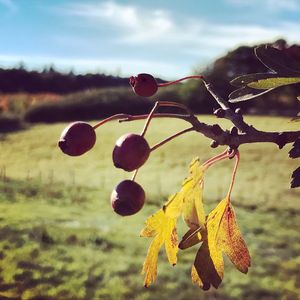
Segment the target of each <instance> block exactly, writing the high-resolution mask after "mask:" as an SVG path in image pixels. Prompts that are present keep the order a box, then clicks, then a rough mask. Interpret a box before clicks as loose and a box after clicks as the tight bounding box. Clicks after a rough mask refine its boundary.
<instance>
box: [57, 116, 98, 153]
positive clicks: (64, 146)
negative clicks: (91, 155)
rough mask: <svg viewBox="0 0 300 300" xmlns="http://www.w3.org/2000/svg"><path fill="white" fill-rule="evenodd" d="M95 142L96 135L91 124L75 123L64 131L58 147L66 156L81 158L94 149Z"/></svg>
mask: <svg viewBox="0 0 300 300" xmlns="http://www.w3.org/2000/svg"><path fill="white" fill-rule="evenodd" d="M95 142H96V133H95V130H94V128H93V127H92V126H91V125H90V124H88V123H85V122H74V123H71V124H70V125H69V126H67V127H66V128H65V129H64V130H63V132H62V134H61V136H60V139H59V141H58V146H59V148H60V149H61V151H62V152H64V153H65V154H68V155H70V156H79V155H82V154H84V153H85V152H87V151H89V150H90V149H91V148H93V146H94V145H95Z"/></svg>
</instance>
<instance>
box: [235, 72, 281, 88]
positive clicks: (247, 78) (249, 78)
mask: <svg viewBox="0 0 300 300" xmlns="http://www.w3.org/2000/svg"><path fill="white" fill-rule="evenodd" d="M276 77H278V74H272V73H253V74H247V75H242V76H239V77H237V78H234V79H233V80H231V81H230V84H232V85H234V86H236V87H243V86H245V85H248V84H249V83H251V82H255V81H258V80H260V79H267V78H276Z"/></svg>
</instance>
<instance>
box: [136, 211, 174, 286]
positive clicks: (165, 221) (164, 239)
mask: <svg viewBox="0 0 300 300" xmlns="http://www.w3.org/2000/svg"><path fill="white" fill-rule="evenodd" d="M176 221H177V218H170V217H168V216H167V215H166V214H165V213H164V211H163V210H162V209H160V210H159V211H157V212H156V213H155V214H154V215H152V216H151V217H149V218H148V219H147V220H146V224H145V228H144V229H143V230H142V231H141V234H140V235H141V236H145V237H154V239H153V241H152V242H151V244H150V247H149V250H148V253H147V257H146V260H145V262H144V265H143V270H142V274H145V280H144V285H145V287H148V286H149V285H150V284H151V283H153V282H154V281H155V279H156V277H157V260H158V253H159V250H160V248H161V247H162V245H163V244H165V250H166V253H167V257H168V260H169V262H170V264H172V265H175V264H176V263H177V252H178V237H177V231H176Z"/></svg>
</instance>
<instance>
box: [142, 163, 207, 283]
mask: <svg viewBox="0 0 300 300" xmlns="http://www.w3.org/2000/svg"><path fill="white" fill-rule="evenodd" d="M204 170H205V168H204V167H203V166H201V165H200V162H199V159H198V158H196V159H194V160H193V161H192V162H191V164H190V168H189V176H188V178H186V179H185V180H184V181H183V183H182V187H181V189H180V191H179V192H178V193H176V194H175V195H172V196H170V197H169V199H168V201H167V202H166V203H165V205H164V206H163V208H162V209H160V210H159V211H158V212H156V213H155V214H154V215H152V216H150V217H149V218H148V219H147V220H146V223H145V228H144V229H143V230H142V231H141V236H144V237H153V241H152V242H151V244H150V247H149V249H148V253H147V257H146V260H145V262H144V265H143V270H142V274H145V280H144V285H145V286H149V285H150V284H151V283H153V282H154V281H155V279H156V277H157V260H158V253H159V250H160V248H161V247H162V246H163V245H165V250H166V253H167V257H168V260H169V262H170V264H172V265H175V264H176V263H177V252H178V237H177V231H176V222H177V218H178V217H179V216H180V215H182V216H183V218H184V220H185V222H186V223H187V225H188V226H189V227H190V229H191V230H192V231H193V230H198V229H199V228H205V213H204V208H203V203H202V189H203V175H204ZM198 231H199V230H198ZM200 241H201V233H200V231H199V232H198V233H196V235H195V236H194V237H190V238H188V237H187V239H186V241H184V242H183V244H182V245H183V247H186V248H188V247H191V246H192V245H194V244H196V243H199V242H200Z"/></svg>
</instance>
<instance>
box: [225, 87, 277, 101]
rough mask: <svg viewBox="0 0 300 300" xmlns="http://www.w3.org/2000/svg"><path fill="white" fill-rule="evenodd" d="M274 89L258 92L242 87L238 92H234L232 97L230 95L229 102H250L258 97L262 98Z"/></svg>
mask: <svg viewBox="0 0 300 300" xmlns="http://www.w3.org/2000/svg"><path fill="white" fill-rule="evenodd" d="M271 90H272V89H268V90H257V89H252V88H250V87H248V86H245V87H242V88H240V89H238V90H235V91H233V92H232V93H231V94H230V95H229V102H231V103H237V102H241V101H246V100H250V99H252V98H256V97H258V96H261V95H263V94H265V93H267V92H269V91H271Z"/></svg>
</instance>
